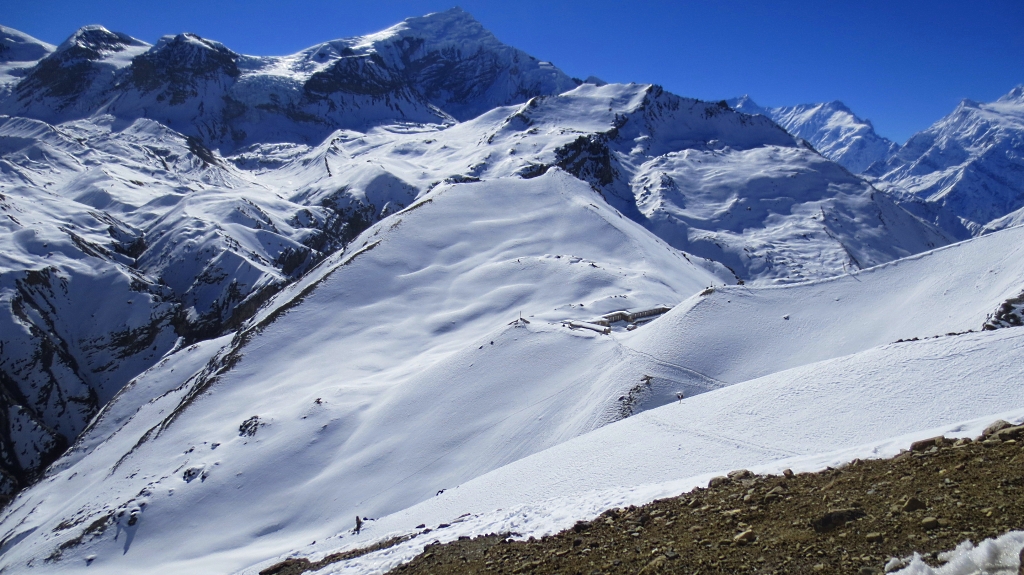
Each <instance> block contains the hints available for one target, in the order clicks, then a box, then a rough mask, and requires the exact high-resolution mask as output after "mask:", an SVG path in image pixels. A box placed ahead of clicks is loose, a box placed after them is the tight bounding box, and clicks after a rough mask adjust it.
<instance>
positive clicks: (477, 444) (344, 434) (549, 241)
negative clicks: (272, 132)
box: [4, 169, 718, 572]
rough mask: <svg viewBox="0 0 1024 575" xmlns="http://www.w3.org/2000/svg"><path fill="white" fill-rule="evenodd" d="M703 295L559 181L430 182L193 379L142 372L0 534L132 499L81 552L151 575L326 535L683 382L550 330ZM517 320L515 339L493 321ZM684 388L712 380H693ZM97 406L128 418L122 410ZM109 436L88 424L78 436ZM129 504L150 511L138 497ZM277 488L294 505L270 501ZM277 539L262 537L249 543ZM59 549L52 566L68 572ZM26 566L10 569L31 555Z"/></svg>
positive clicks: (685, 271) (653, 245)
mask: <svg viewBox="0 0 1024 575" xmlns="http://www.w3.org/2000/svg"><path fill="white" fill-rule="evenodd" d="M524 202H525V203H524ZM523 205H530V206H531V209H530V210H526V211H523V210H520V209H519V207H520V206H523ZM716 281H718V280H716V278H715V277H714V276H712V275H711V274H709V273H708V272H706V271H705V270H704V269H703V268H701V267H698V266H696V265H694V264H691V263H689V262H688V261H687V259H686V258H685V257H684V256H683V255H681V254H680V253H679V252H676V251H675V250H673V249H671V248H669V247H668V246H667V245H665V244H664V243H663V242H660V241H659V240H657V239H656V238H654V237H653V236H651V235H650V234H649V233H647V232H646V231H645V230H643V229H642V228H641V227H639V226H637V225H636V224H635V223H633V222H631V221H630V220H628V219H625V218H623V217H622V216H621V215H619V214H617V213H615V212H614V211H613V210H611V209H610V208H609V207H607V205H604V204H603V203H602V202H601V201H600V197H599V196H598V195H597V194H595V193H594V192H593V191H592V190H591V189H590V188H589V186H587V185H586V184H584V183H582V182H579V181H578V180H576V179H574V178H572V177H570V176H569V175H567V174H565V173H564V172H561V171H560V170H557V169H556V170H552V171H550V172H549V173H548V174H546V175H544V176H541V177H538V178H534V179H531V180H521V179H504V180H495V181H494V182H482V183H475V184H458V185H455V186H446V187H442V188H439V189H437V190H435V191H433V192H431V193H430V194H429V195H428V196H426V197H425V198H424V199H422V200H420V201H419V202H418V203H417V204H415V205H414V206H413V207H411V208H409V209H408V210H406V211H405V212H401V213H399V214H396V216H395V217H394V219H393V220H386V221H384V222H381V223H380V224H378V225H376V226H375V227H374V228H371V229H370V230H368V231H367V232H366V233H365V234H364V235H363V236H362V237H361V239H360V241H358V242H357V243H356V244H354V245H353V247H352V248H350V251H349V253H346V254H344V255H342V256H338V257H337V258H335V259H332V260H331V261H330V262H325V263H324V264H322V265H321V266H320V268H318V270H317V271H315V272H313V274H312V275H311V276H309V277H308V278H307V279H305V280H303V282H301V283H300V284H298V285H296V286H295V287H294V288H290V289H288V290H287V291H286V292H283V293H282V294H281V296H280V298H279V301H277V303H276V304H275V305H274V306H272V307H271V308H269V309H268V310H267V311H265V312H263V313H261V314H260V315H258V316H257V317H256V318H255V319H254V323H253V324H252V327H251V328H250V329H248V330H246V331H244V332H242V333H241V334H240V335H238V336H236V337H235V339H234V340H233V341H232V343H231V344H230V345H229V346H228V347H227V348H225V349H224V350H222V351H221V352H219V355H218V357H217V358H216V359H215V360H214V362H212V363H211V364H210V366H209V367H208V368H206V371H205V373H201V374H200V375H199V376H196V377H194V378H192V379H189V380H188V381H187V382H186V381H185V380H186V378H188V376H189V375H190V372H189V371H188V370H184V371H182V372H173V373H172V372H170V371H169V370H154V371H150V372H149V374H151V375H146V376H144V380H146V379H148V378H160V379H161V381H163V382H165V383H146V382H145V381H144V382H143V383H136V384H135V385H134V386H133V387H136V388H151V389H152V388H156V389H161V388H162V389H171V388H176V387H177V386H178V385H181V387H180V388H177V389H174V390H173V391H170V392H168V393H167V394H166V395H163V396H161V397H160V399H158V400H156V401H154V402H151V403H145V402H146V401H147V398H146V397H144V396H142V397H140V396H138V395H136V394H132V393H128V394H125V395H122V396H120V397H121V398H124V399H122V400H121V401H134V402H137V403H138V404H139V405H140V407H141V409H139V411H138V413H136V414H134V417H131V418H130V419H128V420H126V421H125V422H124V423H123V425H122V426H121V427H120V428H119V429H118V431H117V432H116V433H114V434H113V435H112V436H110V437H109V438H105V439H101V438H99V437H94V436H92V435H90V434H86V436H85V438H84V439H83V440H82V443H81V444H80V446H79V447H76V448H72V450H71V451H70V452H69V455H68V456H67V459H66V461H61V462H58V463H57V464H56V467H55V470H56V469H62V470H63V471H60V472H58V473H57V474H56V475H54V476H53V477H55V478H56V477H60V479H54V480H50V479H46V480H43V482H41V483H39V484H38V485H39V488H40V489H46V486H51V488H53V489H58V490H59V491H60V492H61V493H62V494H63V495H62V497H61V499H62V502H61V501H57V500H54V499H53V498H52V497H51V496H43V500H45V501H47V503H44V505H43V507H40V508H36V510H35V511H31V509H32V508H33V507H35V503H31V504H28V506H25V505H23V502H26V501H28V500H27V499H22V500H19V501H16V502H15V503H13V504H12V507H11V511H10V512H9V513H8V515H7V520H9V521H10V522H11V523H10V525H11V526H12V527H14V526H16V525H18V524H19V523H21V524H22V527H15V529H16V530H19V531H20V530H22V529H24V526H25V525H27V523H24V522H29V523H35V522H37V521H40V520H43V521H49V520H50V519H54V520H56V521H57V523H60V522H61V521H63V517H65V514H66V513H69V512H70V513H71V514H72V515H81V516H82V517H83V519H84V516H85V515H87V516H89V517H90V519H88V520H87V521H86V523H85V524H84V525H80V526H79V528H76V529H75V530H74V531H75V532H76V533H78V534H80V531H81V529H83V528H85V527H87V526H88V525H89V524H92V523H93V522H94V521H95V519H96V517H97V515H96V514H97V513H99V514H100V515H101V516H102V515H105V514H106V513H107V512H108V511H105V510H117V509H119V508H121V507H124V508H125V509H129V514H130V510H131V509H136V512H138V508H139V506H140V505H141V503H143V502H145V503H148V504H147V505H146V506H145V507H144V509H145V515H144V516H140V519H139V522H138V523H134V522H133V525H131V526H129V525H127V523H126V522H127V521H128V515H125V516H124V517H117V518H116V520H115V521H114V522H115V523H117V525H118V526H117V527H116V528H115V525H114V524H113V523H112V524H111V525H110V529H109V530H107V531H106V533H107V536H104V537H102V538H99V539H97V540H96V543H97V544H99V545H101V547H102V548H104V549H108V550H114V549H116V551H114V552H113V555H111V556H110V557H111V558H112V559H113V558H114V557H124V558H127V559H128V560H129V561H130V563H131V567H130V568H131V569H133V570H135V569H146V568H153V569H157V570H158V571H159V570H164V571H163V572H166V569H167V568H168V567H167V565H166V564H164V563H165V562H175V561H182V560H186V559H189V558H191V557H195V556H196V555H195V553H199V554H216V553H221V552H223V553H227V554H228V557H226V558H224V559H223V560H224V561H228V564H230V565H235V566H240V565H239V564H238V563H237V561H238V559H230V556H231V555H232V554H235V553H241V556H242V557H244V556H247V555H250V554H251V553H265V551H259V549H260V548H264V547H265V546H267V545H270V548H274V549H277V552H281V551H284V550H285V549H287V547H288V545H290V544H291V543H290V541H291V538H292V537H294V536H295V535H296V534H297V533H300V532H304V531H305V530H307V529H309V528H314V529H321V527H315V526H316V525H323V524H324V523H323V522H325V521H326V522H327V524H332V522H333V521H334V520H335V519H337V518H340V517H348V516H350V515H351V514H353V513H356V512H363V513H366V514H368V515H378V514H382V513H385V512H391V511H397V510H398V509H401V508H402V507H405V506H408V505H410V504H412V503H415V502H417V501H420V500H422V499H424V498H426V497H429V496H431V495H433V494H434V493H435V492H436V491H437V490H439V489H443V488H445V487H448V486H452V485H454V484H457V483H459V482H462V481H466V480H468V479H470V478H472V477H474V476H476V475H479V474H481V473H484V472H486V471H489V470H491V469H494V468H496V467H498V466H500V465H503V464H505V463H508V462H510V461H513V460H515V459H518V458H520V457H522V456H524V455H527V454H529V453H533V452H536V451H538V450H540V449H543V448H545V447H549V446H551V445H554V444H556V443H558V442H560V441H563V440H564V439H567V438H569V437H573V436H576V435H579V434H581V433H583V432H586V431H588V430H590V429H593V428H595V427H596V426H598V425H601V424H602V423H606V422H608V421H612V420H614V419H617V418H619V417H621V416H622V415H623V408H624V407H625V406H624V405H623V403H622V402H621V401H619V400H618V399H617V398H618V397H619V396H622V395H624V394H627V393H628V391H629V388H630V387H632V386H635V385H637V384H638V383H639V382H640V376H641V375H643V374H644V373H647V372H653V373H655V374H658V375H661V376H663V377H667V378H672V379H679V380H685V379H687V378H692V377H693V376H692V375H691V374H689V373H688V372H686V370H685V369H681V368H677V367H674V366H671V365H661V364H659V363H658V362H656V361H653V360H651V359H649V358H647V357H645V356H643V355H642V354H636V353H634V352H631V351H630V350H628V349H620V348H619V347H618V346H617V345H616V344H615V341H614V340H613V339H610V338H605V337H601V336H598V335H597V334H594V333H593V332H576V331H572V330H568V329H566V328H564V327H562V326H561V324H560V323H559V320H561V319H565V318H577V319H589V318H590V317H592V315H593V314H596V313H600V312H606V311H611V310H612V309H618V308H621V307H641V308H642V307H645V306H651V305H654V304H657V303H670V304H671V303H674V302H675V298H678V297H679V295H678V294H685V293H695V292H697V291H699V290H701V289H703V288H704V287H706V286H707V285H709V284H711V283H713V282H716ZM307 287H308V288H309V289H306V288H307ZM274 310H277V311H274ZM520 312H521V313H522V314H523V316H524V317H526V318H528V319H529V321H530V323H529V324H524V327H518V326H516V325H509V322H510V321H512V320H514V319H516V318H517V317H518V316H519V313H520ZM326 318H331V319H329V320H326V321H325V319H326ZM643 329H647V328H643ZM491 342H494V343H493V344H492V343H491ZM179 353H180V352H179ZM299 358H301V359H299ZM567 358H573V359H574V361H571V362H567V361H566V359H567ZM581 361H582V362H584V363H581ZM227 367H230V368H231V369H230V371H227V369H226V368H227ZM172 382H173V383H172ZM183 382H184V385H182V383H183ZM689 387H690V389H691V392H692V393H697V392H699V391H706V390H707V389H710V388H714V387H716V384H715V383H714V382H713V381H711V380H708V379H707V378H696V379H694V380H693V381H692V382H691V383H690V384H689ZM132 398H135V399H132ZM108 410H109V411H110V412H118V413H132V412H133V409H132V408H131V407H128V408H125V407H121V406H119V405H118V401H115V402H114V403H113V404H112V406H111V407H110V408H108ZM246 422H249V423H246ZM111 427H112V426H110V425H104V424H103V423H102V419H101V423H100V424H99V425H96V426H94V428H93V429H94V430H95V432H96V433H109V430H110V429H111ZM250 434H251V435H250ZM140 438H141V441H140ZM204 442H205V443H204ZM137 444H138V445H137ZM215 444H218V445H216V446H215V447H214V448H211V446H214V445H215ZM83 450H87V452H83ZM282 458H284V459H282ZM118 462H119V463H118ZM113 464H116V465H114V467H115V474H114V475H113V476H109V477H108V475H109V474H110V471H111V466H112V465H113ZM153 465H156V466H157V467H156V468H154V467H152V466H153ZM86 468H90V469H91V471H86ZM68 478H70V479H68ZM403 478H404V479H403ZM337 485H345V486H346V487H345V489H344V490H343V491H338V490H337V489H335V488H333V487H332V486H337ZM140 490H144V491H145V492H146V493H148V494H149V495H148V496H143V498H142V499H140V498H139V497H138V494H139V493H140ZM223 490H227V491H223ZM172 492H173V495H170V494H171V493H172ZM74 493H77V494H78V495H72V494H74ZM222 493H223V494H228V493H230V494H231V495H229V496H227V497H222V496H221V495H220V494H222ZM272 493H287V494H288V495H287V497H286V498H285V499H282V500H280V504H272V503H270V499H271V494H272ZM325 493H332V495H331V497H330V498H329V499H328V500H325V497H324V494H325ZM24 496H28V497H32V496H30V495H29V492H25V494H24ZM69 497H70V498H71V499H68V498H69ZM200 500H203V501H206V503H204V504H203V505H201V506H197V502H198V501H200ZM246 500H263V501H266V502H267V505H266V506H259V507H255V506H254V507H250V508H249V511H248V512H244V511H241V510H240V509H239V508H238V502H240V501H246ZM213 501H220V503H217V504H214V503H213ZM302 501H306V503H301V502H302ZM221 505H225V506H227V507H221ZM125 506H127V507H125ZM133 506H134V507H133ZM299 509H304V510H305V511H303V512H300V513H298V514H296V510H299ZM19 510H20V511H19ZM26 512H27V513H28V515H27V516H26V515H25V513H26ZM197 513H199V515H197ZM246 513H249V514H250V515H249V516H248V517H243V515H245V514H246ZM82 514H84V515H82ZM44 515H45V516H49V519H44ZM200 515H201V516H202V517H200ZM227 516H234V519H232V521H236V520H237V521H240V522H241V524H245V525H248V526H249V527H247V528H245V529H243V530H242V532H239V531H236V530H233V529H229V530H222V529H219V528H218V531H219V532H220V533H221V534H222V535H223V538H221V537H219V536H216V535H214V532H213V531H206V530H199V531H195V530H193V532H194V533H196V534H199V533H200V532H202V533H203V535H202V539H204V540H205V542H202V543H201V542H200V541H199V540H196V541H195V544H196V545H198V547H191V545H190V548H191V549H192V550H191V551H188V552H187V553H185V554H184V555H182V554H180V552H183V551H185V548H184V547H181V548H178V551H174V550H172V549H169V548H167V546H166V545H165V544H164V542H165V541H167V537H170V536H171V535H170V534H171V533H173V532H180V531H181V530H183V529H191V528H187V526H188V525H193V524H195V522H196V521H199V522H200V523H202V524H205V525H208V526H213V525H215V524H217V523H218V521H219V520H218V519H217V517H221V518H224V517H227ZM58 517H62V519H58ZM332 518H335V519H332ZM57 523H54V525H56V524H57ZM136 525H137V526H138V527H135V526H136ZM149 526H152V528H150V527H149ZM143 527H145V530H142V531H138V535H134V533H135V532H136V530H138V529H142V528H143ZM124 528H128V529H130V531H131V532H132V533H133V535H131V537H132V538H133V539H132V542H131V543H129V547H130V549H129V553H128V554H124V545H125V542H126V540H124V539H123V537H124V535H121V536H120V538H119V539H118V540H116V541H115V540H114V539H112V538H111V537H112V536H114V535H115V532H116V531H118V530H121V529H124ZM332 529H335V530H337V529H340V526H338V525H337V524H335V525H334V527H332ZM278 531H280V534H279V537H280V539H279V540H278V542H277V543H271V542H270V540H268V539H267V537H265V536H267V535H269V534H271V533H275V532H278ZM44 532H45V533H49V534H51V535H54V536H58V535H59V540H52V541H45V540H40V541H38V543H36V544H30V543H29V540H28V539H26V540H24V541H23V543H20V544H19V548H22V549H25V550H26V552H27V553H29V554H30V555H34V556H38V557H44V556H45V557H49V556H51V555H53V554H54V553H55V550H56V547H57V546H59V545H60V544H62V543H63V542H65V541H66V540H65V539H64V538H63V535H71V536H72V537H75V536H77V535H73V534H72V533H71V531H65V530H58V531H57V532H53V531H52V526H51V527H47V528H45V529H41V530H39V531H38V533H40V535H42V534H43V533H44ZM160 534H163V535H160ZM314 537H315V536H314ZM44 539H49V536H46V537H44ZM246 541H249V542H248V543H246ZM21 545H24V547H20V546H21ZM37 545H41V547H40V546H37ZM250 545H252V546H253V547H251V548H250V549H249V550H248V551H240V549H239V546H242V547H249V546H250ZM44 547H45V548H47V549H48V550H47V551H42V549H43V548H44ZM30 548H32V550H30ZM168 552H169V553H170V554H169V555H168V554H167V553H168ZM103 553H104V554H105V553H106V551H104V552H103ZM64 554H65V555H68V557H69V558H68V559H67V560H62V561H61V562H60V563H59V564H60V565H64V566H72V565H75V564H77V562H79V561H82V557H84V555H79V554H78V550H72V549H71V548H69V549H67V550H65V551H64ZM16 555H18V554H17V553H15V550H14V549H11V550H9V551H7V553H6V554H5V555H4V557H5V558H6V559H11V560H13V558H14V557H15V556H16ZM57 555H61V554H60V553H57ZM71 555H74V556H75V559H73V560H72V559H70V556H71ZM160 556H162V557H163V558H162V559H157V558H158V557H160ZM21 557H22V558H21V559H18V560H17V563H18V564H21V563H22V562H23V561H24V560H25V559H27V558H28V557H29V555H22V556H21ZM104 561H105V560H104ZM98 564H99V563H98V562H97V563H94V566H97V565H98ZM214 564H215V563H210V565H214ZM118 565H119V567H117V568H121V569H123V568H129V567H128V564H126V563H122V562H118ZM40 566H41V567H45V565H44V564H40ZM147 566H148V567H147ZM211 569H214V570H217V569H216V568H212V567H211Z"/></svg>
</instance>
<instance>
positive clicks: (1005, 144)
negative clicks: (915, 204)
mask: <svg viewBox="0 0 1024 575" xmlns="http://www.w3.org/2000/svg"><path fill="white" fill-rule="evenodd" d="M1022 150H1024V86H1018V87H1016V88H1014V89H1013V90H1011V91H1010V92H1009V93H1008V94H1006V95H1005V96H1003V97H1002V98H1000V99H998V100H996V101H995V102H991V103H978V102H974V101H971V100H964V101H962V102H960V105H958V106H957V108H956V109H955V110H954V111H953V112H952V113H950V114H949V115H948V116H946V117H945V118H943V119H941V120H939V121H938V122H936V123H935V124H934V125H932V126H931V127H930V128H928V129H927V130H925V131H923V132H920V133H918V134H915V135H914V136H912V137H911V138H910V139H909V140H908V141H907V143H906V144H905V145H904V146H903V147H902V148H901V149H900V150H899V152H898V153H897V154H896V155H894V156H892V157H891V158H889V159H888V160H887V161H885V162H880V163H878V164H876V165H875V166H872V168H871V169H870V170H868V173H869V174H871V175H872V176H877V177H878V178H880V179H881V180H882V181H884V182H887V183H889V184H891V185H892V186H895V187H897V188H901V189H903V190H906V191H908V192H910V193H912V194H914V195H916V196H917V197H919V198H922V199H924V200H926V201H927V202H928V203H930V204H933V205H935V206H937V207H938V208H939V209H940V210H941V212H945V213H948V214H950V215H951V216H952V218H949V220H952V221H948V220H947V221H942V220H941V219H940V217H941V214H939V215H938V216H933V218H934V219H935V220H936V221H937V222H939V223H940V224H943V225H944V227H945V228H946V229H947V230H949V231H950V233H953V234H961V235H967V234H974V235H976V234H978V233H982V232H983V230H984V229H985V226H986V225H987V224H989V223H990V222H994V221H995V220H997V219H999V218H1003V217H1006V216H1008V215H1010V214H1013V213H1014V212H1016V211H1017V210H1020V209H1021V208H1022V207H1024V161H1022V159H1021V157H1022V156H1021V153H1022ZM1009 217H1010V218H1011V220H1010V221H1016V220H1015V219H1012V218H1014V217H1016V216H1013V215H1010V216H1009ZM1007 223H1009V222H1007V221H1003V222H1001V223H997V224H994V225H995V227H997V228H998V227H1003V226H1005V225H1007Z"/></svg>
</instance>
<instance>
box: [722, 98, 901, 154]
mask: <svg viewBox="0 0 1024 575" xmlns="http://www.w3.org/2000/svg"><path fill="white" fill-rule="evenodd" d="M727 102H728V103H729V105H730V106H731V107H732V108H733V109H735V110H737V111H739V112H743V113H745V114H762V115H765V116H768V117H769V118H771V119H772V120H775V121H776V122H777V123H778V124H779V125H780V126H782V127H783V128H785V129H786V130H787V131H788V132H789V133H791V134H793V135H794V136H797V137H799V138H803V139H805V140H807V141H808V142H810V143H811V145H812V146H814V148H815V149H816V150H818V152H820V153H821V155H823V156H825V157H826V158H828V159H830V160H832V161H834V162H837V163H839V164H841V165H842V166H844V167H845V168H847V169H848V170H850V171H852V172H855V173H861V172H863V171H864V170H866V169H867V168H868V166H870V165H871V164H873V163H874V162H876V161H879V160H885V159H886V158H888V157H889V156H891V155H892V154H893V153H895V151H896V150H897V149H898V146H897V145H896V143H895V142H892V141H890V140H888V139H886V138H883V137H881V136H879V135H878V134H876V133H875V128H874V126H873V125H872V124H871V121H870V120H865V119H863V118H859V117H857V116H856V115H855V114H854V113H853V111H852V110H850V108H849V107H848V106H847V105H846V104H844V103H843V102H841V101H839V100H833V101H831V102H825V103H820V104H801V105H798V106H780V107H777V108H762V107H761V106H758V105H757V104H756V103H755V102H754V101H753V100H752V99H751V98H750V96H746V95H744V96H742V97H740V98H733V99H732V100H727Z"/></svg>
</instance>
